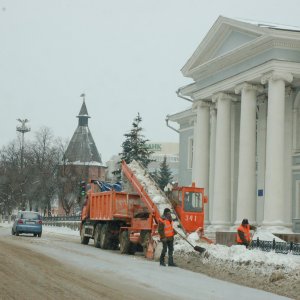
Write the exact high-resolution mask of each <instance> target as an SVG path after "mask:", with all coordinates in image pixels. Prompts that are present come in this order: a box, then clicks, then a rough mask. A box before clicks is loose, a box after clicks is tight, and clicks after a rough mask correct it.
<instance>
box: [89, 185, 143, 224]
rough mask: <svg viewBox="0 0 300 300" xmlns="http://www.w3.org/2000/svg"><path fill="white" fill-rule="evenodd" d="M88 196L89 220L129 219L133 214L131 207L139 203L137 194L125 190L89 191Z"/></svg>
mask: <svg viewBox="0 0 300 300" xmlns="http://www.w3.org/2000/svg"><path fill="white" fill-rule="evenodd" d="M89 197H90V199H89V200H90V207H89V217H90V220H100V221H101V220H103V221H104V220H105V221H110V220H118V219H130V218H132V216H133V208H134V207H136V206H138V205H140V203H141V200H140V197H139V196H138V195H134V194H128V193H125V192H115V191H109V192H99V193H91V194H90V195H89Z"/></svg>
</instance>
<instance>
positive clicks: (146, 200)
mask: <svg viewBox="0 0 300 300" xmlns="http://www.w3.org/2000/svg"><path fill="white" fill-rule="evenodd" d="M122 176H123V190H122V191H116V190H114V189H113V188H112V189H111V190H110V191H104V192H103V191H101V188H100V184H99V182H98V181H97V180H91V182H90V183H89V184H88V191H87V193H86V197H85V203H84V205H83V208H82V212H81V224H80V237H81V243H82V244H88V243H89V240H90V239H92V240H93V241H94V245H95V247H97V248H102V249H116V250H117V249H120V252H121V253H122V254H134V253H135V252H137V251H142V252H144V255H145V256H146V257H147V258H150V259H153V258H154V251H155V247H156V245H157V242H158V240H159V237H158V232H157V228H158V222H159V219H160V218H161V216H162V214H163V211H164V209H165V208H169V209H170V210H171V212H172V217H173V225H174V228H175V230H176V231H177V232H178V233H179V235H180V236H182V235H184V236H186V234H189V233H191V232H195V231H197V232H199V237H200V238H202V239H203V240H205V241H208V242H209V240H208V239H207V238H205V237H204V236H203V228H204V203H207V197H206V196H205V195H204V189H203V188H198V187H196V186H195V184H193V185H192V186H189V187H188V186H183V187H174V188H173V189H172V191H169V192H168V193H166V194H165V193H164V192H163V191H161V189H160V188H159V187H158V186H157V184H156V183H155V181H154V180H153V179H152V177H151V176H150V175H149V173H148V172H147V170H146V169H145V168H144V167H143V166H142V165H141V164H139V163H138V162H136V161H133V162H131V163H130V164H126V162H125V161H123V162H122ZM167 194H168V196H167Z"/></svg>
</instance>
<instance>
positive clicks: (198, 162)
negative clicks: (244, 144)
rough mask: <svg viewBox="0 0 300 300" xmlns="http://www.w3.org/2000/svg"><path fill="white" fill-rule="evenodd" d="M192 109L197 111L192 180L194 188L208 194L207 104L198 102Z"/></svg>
mask: <svg viewBox="0 0 300 300" xmlns="http://www.w3.org/2000/svg"><path fill="white" fill-rule="evenodd" d="M193 108H194V109H196V111H197V120H196V124H195V127H194V152H193V169H192V180H193V181H194V182H195V183H196V186H198V187H203V188H204V189H205V191H206V194H207V192H208V167H209V104H208V103H206V102H204V101H202V100H198V101H196V102H195V103H194V105H193Z"/></svg>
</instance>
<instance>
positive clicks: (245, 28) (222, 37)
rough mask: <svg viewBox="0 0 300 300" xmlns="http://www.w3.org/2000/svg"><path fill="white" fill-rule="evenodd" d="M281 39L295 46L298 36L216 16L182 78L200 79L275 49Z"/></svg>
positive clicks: (183, 69) (280, 29)
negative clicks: (290, 41) (251, 56)
mask: <svg viewBox="0 0 300 300" xmlns="http://www.w3.org/2000/svg"><path fill="white" fill-rule="evenodd" d="M283 31H285V32H284V33H285V35H282V32H283ZM287 31H289V33H288V34H287ZM283 38H284V39H285V40H287V39H288V40H289V39H290V40H292V41H294V42H295V41H296V42H297V43H299V40H300V33H299V31H297V30H295V29H294V30H290V29H286V28H278V27H275V25H273V26H272V25H263V24H259V23H254V22H252V23H251V22H250V23H248V22H246V21H239V20H234V19H229V18H225V17H222V16H220V17H219V18H218V19H217V21H216V22H215V23H214V25H213V26H212V28H211V29H210V30H209V32H208V33H207V35H206V36H205V38H204V39H203V41H202V42H201V43H200V45H199V46H198V48H197V49H196V51H195V52H194V53H193V55H192V56H191V58H190V59H189V60H188V61H187V63H186V64H185V65H184V67H183V68H182V70H181V71H182V73H183V75H184V76H186V77H192V78H194V79H195V78H199V77H203V76H206V75H208V74H209V73H210V71H212V72H216V70H220V69H222V68H226V66H229V65H232V63H236V62H239V61H242V60H245V59H247V58H248V57H249V56H250V55H255V53H259V52H260V53H261V52H263V51H265V50H267V49H270V48H272V47H274V45H275V46H277V45H278V41H279V40H282V39H283ZM276 43H277V44H276Z"/></svg>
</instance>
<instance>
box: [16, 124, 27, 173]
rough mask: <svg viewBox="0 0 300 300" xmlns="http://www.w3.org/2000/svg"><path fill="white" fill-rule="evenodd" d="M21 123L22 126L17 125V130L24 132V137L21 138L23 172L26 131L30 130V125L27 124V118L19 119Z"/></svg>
mask: <svg viewBox="0 0 300 300" xmlns="http://www.w3.org/2000/svg"><path fill="white" fill-rule="evenodd" d="M17 121H19V122H20V123H21V125H20V126H17V131H18V132H20V133H21V134H22V139H21V172H22V171H23V160H24V158H23V157H24V134H25V133H26V132H29V131H30V127H28V126H26V123H27V122H28V120H27V119H24V120H21V119H17Z"/></svg>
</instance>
